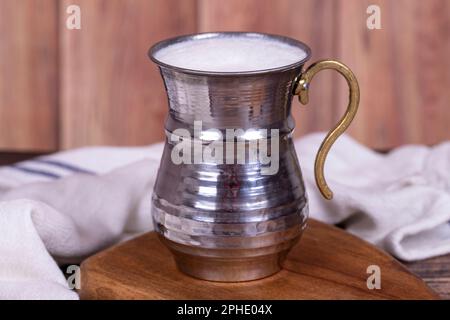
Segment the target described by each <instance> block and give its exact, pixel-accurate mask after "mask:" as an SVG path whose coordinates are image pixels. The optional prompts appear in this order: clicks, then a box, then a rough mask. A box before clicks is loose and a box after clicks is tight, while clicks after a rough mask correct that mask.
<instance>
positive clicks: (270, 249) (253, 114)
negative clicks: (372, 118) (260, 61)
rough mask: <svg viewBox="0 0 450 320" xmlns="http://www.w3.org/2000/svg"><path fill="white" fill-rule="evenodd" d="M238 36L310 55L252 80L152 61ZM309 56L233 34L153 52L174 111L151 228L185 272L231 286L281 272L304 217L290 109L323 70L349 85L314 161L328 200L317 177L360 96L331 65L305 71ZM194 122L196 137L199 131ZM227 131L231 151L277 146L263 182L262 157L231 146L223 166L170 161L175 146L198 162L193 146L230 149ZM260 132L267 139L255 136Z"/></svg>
mask: <svg viewBox="0 0 450 320" xmlns="http://www.w3.org/2000/svg"><path fill="white" fill-rule="evenodd" d="M236 36H238V37H248V38H259V39H267V40H271V41H274V40H275V41H281V42H284V43H287V44H289V45H293V46H296V47H299V48H301V49H302V50H303V51H305V52H306V54H307V56H306V58H304V59H299V61H297V62H295V63H294V64H291V65H287V66H283V67H279V68H274V69H269V70H260V71H251V72H207V71H199V70H189V69H184V68H180V67H175V66H171V65H168V64H165V63H163V62H161V61H159V60H158V59H157V58H155V53H156V52H158V50H160V49H162V48H165V47H166V46H169V45H171V44H174V43H179V42H183V41H187V40H192V41H196V40H199V39H205V38H216V37H219V38H222V37H236ZM310 52H311V50H310V49H309V47H308V46H307V45H305V44H304V43H302V42H300V41H297V40H294V39H290V38H287V37H282V36H274V35H268V34H261V33H239V32H221V33H206V34H196V35H188V36H181V37H177V38H173V39H169V40H164V41H162V42H159V43H157V44H155V45H154V46H153V47H152V48H151V49H150V51H149V56H150V58H151V59H152V60H153V61H154V62H155V63H156V64H157V65H158V66H159V68H160V71H161V75H162V77H163V80H164V84H165V87H166V90H167V95H168V98H169V109H170V110H169V116H168V118H167V121H166V124H165V130H166V135H167V139H166V144H165V148H164V152H163V155H162V159H161V164H160V168H159V171H158V177H157V180H156V183H155V188H154V193H153V198H152V214H153V221H154V226H155V229H156V231H157V232H158V233H159V235H160V239H161V240H162V242H163V243H164V244H165V245H166V246H167V247H168V248H169V249H170V251H171V252H172V253H173V255H174V257H175V261H176V264H177V266H178V268H179V269H180V270H181V271H182V272H184V273H186V274H188V275H191V276H193V277H196V278H200V279H206V280H214V281H225V282H230V281H247V280H254V279H259V278H263V277H266V276H269V275H271V274H274V273H276V272H277V271H279V270H280V268H281V265H282V263H283V261H284V259H285V257H286V255H287V253H288V252H289V250H290V249H291V248H292V246H293V245H294V244H295V243H296V242H297V241H298V240H299V239H300V236H301V234H302V231H303V230H304V228H305V226H306V221H307V217H308V201H307V195H306V192H305V187H304V183H303V179H302V174H301V171H300V167H299V164H298V160H297V156H296V152H295V150H294V145H293V142H292V131H293V129H294V120H293V118H292V115H291V101H292V98H293V96H294V95H299V99H300V101H301V102H302V103H303V104H306V103H307V102H308V88H309V84H310V82H311V80H312V78H313V77H314V75H315V74H316V73H317V72H318V71H320V70H322V69H334V70H336V71H338V72H339V73H341V74H342V75H343V76H344V77H345V79H346V80H347V83H348V85H349V87H350V101H349V104H348V107H347V111H346V113H345V114H344V116H343V117H342V119H341V120H340V121H339V123H338V124H337V125H336V126H335V128H334V129H333V130H332V131H330V133H329V134H328V135H327V137H326V138H325V140H324V142H323V143H322V145H321V147H320V149H319V151H318V154H317V158H316V163H315V176H316V182H317V185H318V188H319V190H320V191H321V193H322V194H323V196H324V197H325V198H327V199H331V198H332V192H331V190H330V189H329V188H328V186H327V184H326V181H325V179H324V175H323V167H324V162H325V157H326V155H327V153H328V151H329V149H330V147H331V145H332V144H333V143H334V141H335V140H336V139H337V137H338V136H339V135H340V134H341V133H342V132H343V131H344V130H345V129H346V128H347V127H348V126H349V124H350V122H351V121H352V119H353V118H354V116H355V113H356V110H357V107H358V103H359V88H358V83H357V80H356V78H355V76H354V75H353V73H352V72H351V71H350V69H348V68H347V67H346V66H345V65H343V64H342V63H340V62H337V61H334V60H323V61H318V62H316V63H314V64H312V65H311V66H310V67H309V68H308V69H306V71H302V70H303V66H304V64H305V62H306V61H307V60H308V59H309V57H310ZM198 123H201V128H200V129H198V128H196V125H197V124H198ZM211 129H213V130H211ZM230 129H239V130H236V132H237V133H236V132H235V136H234V137H233V142H234V143H236V142H241V143H242V144H241V145H243V146H246V147H248V146H250V145H253V146H255V144H252V143H254V142H255V140H261V141H264V142H267V145H268V146H269V145H270V146H271V147H272V149H271V151H272V152H274V148H273V147H274V146H277V148H278V150H275V152H277V155H278V156H277V160H278V163H277V170H276V172H272V174H265V173H264V169H267V163H265V162H263V161H261V160H260V158H256V160H255V158H254V159H253V161H244V162H242V155H241V156H239V155H238V152H237V150H236V148H235V147H233V148H234V156H233V155H232V156H231V157H230V155H229V154H226V152H224V154H223V155H220V154H219V157H218V158H219V160H220V159H221V160H223V161H222V162H217V161H216V162H214V161H211V160H210V159H209V160H207V161H205V160H204V159H202V160H203V161H200V162H198V161H197V162H196V161H192V162H189V161H184V162H179V161H174V159H173V155H174V154H177V152H179V150H178V149H177V148H178V146H179V144H178V143H180V142H182V143H184V144H185V146H186V145H187V144H189V143H191V144H192V149H191V151H192V150H193V151H192V152H193V157H194V158H195V156H196V155H197V153H198V152H197V153H196V152H195V148H198V149H197V151H198V150H200V151H201V152H203V151H204V150H205V148H206V147H208V146H209V145H210V144H211V142H222V140H223V142H224V145H225V146H229V145H230V141H229V140H226V139H225V137H226V136H227V130H230ZM261 130H266V132H268V134H267V135H265V136H264V137H261V136H260V135H259V133H260V132H262V131H261ZM180 132H181V133H183V134H180ZM274 132H277V133H278V134H276V135H275V134H274ZM249 133H250V134H249ZM252 133H253V134H252ZM225 140H226V141H225ZM256 145H257V146H259V144H258V143H256ZM224 148H225V147H224ZM249 150H250V149H249ZM184 151H186V150H184ZM258 153H261V150H260V149H257V150H256V154H258ZM269 154H270V152H269ZM183 156H186V155H185V154H183ZM245 157H246V158H251V156H250V151H248V150H247V151H245ZM216 158H217V157H216ZM194 160H195V159H194ZM216 160H217V159H216Z"/></svg>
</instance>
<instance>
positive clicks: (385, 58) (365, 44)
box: [337, 0, 450, 148]
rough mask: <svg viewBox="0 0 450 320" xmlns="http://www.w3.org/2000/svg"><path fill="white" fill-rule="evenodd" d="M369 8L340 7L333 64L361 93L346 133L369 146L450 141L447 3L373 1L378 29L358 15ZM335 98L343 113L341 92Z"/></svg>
mask: <svg viewBox="0 0 450 320" xmlns="http://www.w3.org/2000/svg"><path fill="white" fill-rule="evenodd" d="M370 4H373V1H370V0H364V1H360V0H350V1H345V2H342V1H341V2H339V17H340V19H339V27H338V30H340V32H339V42H338V43H339V49H338V58H339V59H341V60H342V61H344V62H345V63H348V64H350V66H351V67H352V69H353V71H354V72H355V74H356V75H357V77H358V80H359V83H360V87H361V103H360V112H359V114H358V116H357V118H356V119H355V122H354V125H353V126H352V128H351V130H350V132H351V133H352V134H353V135H354V136H355V137H357V138H358V139H359V140H361V141H362V142H363V143H365V144H367V145H369V146H371V147H374V148H392V147H395V146H399V145H401V144H405V143H423V144H435V143H438V142H439V141H442V140H448V139H450V130H448V123H449V122H450V109H449V108H448V104H449V102H450V92H449V90H447V89H446V88H449V87H450V62H449V61H448V57H449V56H450V46H449V41H448V39H449V36H450V34H449V32H450V28H449V23H450V3H449V2H448V1H446V0H432V1H427V2H424V1H410V0H400V1H389V0H382V1H376V4H378V5H379V6H380V8H381V21H382V29H381V30H368V29H367V28H366V26H365V21H366V18H367V15H364V14H362V13H363V12H365V10H366V8H367V7H368V6H369V5H370ZM338 94H339V98H338V104H337V105H338V106H339V108H342V107H343V106H344V104H345V102H344V101H345V100H346V99H347V95H346V92H345V89H344V88H342V86H341V88H340V89H339V90H338ZM341 111H342V109H341ZM341 111H340V112H341Z"/></svg>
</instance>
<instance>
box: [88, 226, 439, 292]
mask: <svg viewBox="0 0 450 320" xmlns="http://www.w3.org/2000/svg"><path fill="white" fill-rule="evenodd" d="M374 264H375V265H378V266H379V267H380V268H381V279H382V280H381V289H380V290H369V289H368V288H367V285H366V281H367V277H368V274H367V273H366V270H367V267H368V266H369V265H374ZM80 296H81V298H82V299H408V298H409V299H434V298H437V295H436V294H435V293H434V292H433V291H432V290H431V289H430V288H429V287H427V285H426V284H425V283H424V282H423V281H422V280H421V279H419V278H418V277H416V276H415V275H413V274H412V273H410V272H409V271H408V270H407V269H406V268H405V267H404V266H403V265H402V264H400V263H399V262H397V261H396V260H395V259H394V258H392V257H391V256H389V255H387V254H386V253H384V252H382V251H380V250H379V249H377V248H375V247H374V246H372V245H370V244H368V243H366V242H364V241H362V240H360V239H358V238H356V237H354V236H352V235H350V234H348V233H346V232H344V231H342V230H340V229H337V228H335V227H332V226H329V225H325V224H323V223H320V222H317V221H315V220H312V219H310V220H309V227H308V228H307V229H306V231H305V234H304V236H303V238H302V239H301V241H300V242H299V244H298V245H296V246H295V247H294V248H293V250H292V251H291V252H290V254H289V255H288V258H287V260H286V262H285V263H284V267H283V270H282V271H280V272H279V273H277V274H275V275H273V276H271V277H268V278H265V279H262V280H256V281H250V282H242V283H218V282H209V281H202V280H197V279H194V278H191V277H188V276H185V275H183V274H182V273H180V272H178V271H177V270H176V267H175V263H174V261H173V259H172V257H171V255H170V253H169V251H168V249H166V248H165V247H164V246H163V245H162V244H161V243H160V241H159V240H158V238H157V236H156V234H155V233H148V234H146V235H143V236H141V237H138V238H136V239H133V240H130V241H128V242H126V243H123V244H121V245H118V246H115V247H113V248H110V249H107V250H105V251H103V252H101V253H99V254H97V255H95V256H92V257H90V258H88V259H87V260H86V261H84V262H83V263H82V265H81V289H80Z"/></svg>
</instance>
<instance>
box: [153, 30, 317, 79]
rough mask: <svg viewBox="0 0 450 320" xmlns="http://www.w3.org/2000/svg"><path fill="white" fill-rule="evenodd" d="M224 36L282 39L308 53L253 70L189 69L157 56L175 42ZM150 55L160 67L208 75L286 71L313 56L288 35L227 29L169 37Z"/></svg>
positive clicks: (160, 42)
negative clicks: (276, 64)
mask: <svg viewBox="0 0 450 320" xmlns="http://www.w3.org/2000/svg"><path fill="white" fill-rule="evenodd" d="M222 36H245V37H251V38H259V39H261V38H266V39H272V40H276V41H281V42H283V43H286V44H289V45H291V46H295V47H297V48H300V49H302V50H303V51H304V52H305V53H306V56H305V57H304V58H303V59H301V60H299V61H297V62H294V63H291V64H288V65H285V66H281V67H276V68H270V69H261V70H252V71H205V70H195V69H189V68H183V67H178V66H174V65H170V64H167V63H164V62H162V61H161V60H158V59H157V58H156V57H155V54H156V52H157V51H159V50H160V49H162V48H165V47H167V46H170V45H173V44H175V43H179V42H183V41H186V40H198V39H210V38H215V37H222ZM148 56H149V58H150V59H151V60H152V61H153V62H154V63H156V64H157V65H158V66H159V67H164V68H168V69H172V70H176V71H179V72H182V73H187V74H194V75H207V76H246V75H260V74H267V73H275V72H284V71H288V70H292V69H296V68H298V67H300V66H302V65H303V64H305V62H306V61H308V60H309V59H310V58H311V49H310V48H309V46H308V45H306V44H305V43H303V42H301V41H299V40H296V39H293V38H290V37H286V36H281V35H275V34H269V33H262V32H236V31H225V32H204V33H193V34H187V35H181V36H177V37H172V38H168V39H165V40H162V41H159V42H157V43H155V44H154V45H152V46H151V47H150V49H149V50H148Z"/></svg>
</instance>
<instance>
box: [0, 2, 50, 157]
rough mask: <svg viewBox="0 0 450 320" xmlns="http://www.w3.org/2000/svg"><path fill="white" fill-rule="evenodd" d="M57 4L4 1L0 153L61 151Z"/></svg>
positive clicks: (0, 12)
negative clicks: (7, 151) (9, 151)
mask: <svg viewBox="0 0 450 320" xmlns="http://www.w3.org/2000/svg"><path fill="white" fill-rule="evenodd" d="M56 8H57V4H56V0H21V1H17V0H2V1H0V149H3V150H27V151H50V150H55V149H56V148H57V143H58V132H57V128H58V123H57V116H58V113H57V101H58V70H57V67H58V45H57V44H58V36H57V22H56V21H57V16H56V14H57V9H56Z"/></svg>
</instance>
